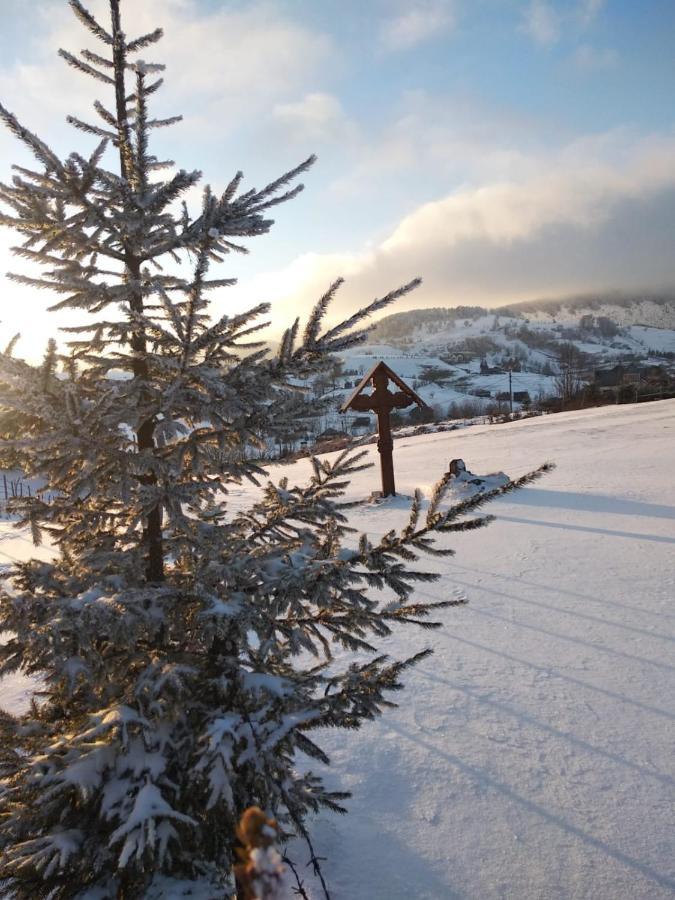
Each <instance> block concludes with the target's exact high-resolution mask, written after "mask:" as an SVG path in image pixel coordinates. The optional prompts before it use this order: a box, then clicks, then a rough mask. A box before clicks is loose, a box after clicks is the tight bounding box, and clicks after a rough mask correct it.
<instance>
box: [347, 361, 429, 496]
mask: <svg viewBox="0 0 675 900" xmlns="http://www.w3.org/2000/svg"><path fill="white" fill-rule="evenodd" d="M390 381H391V382H393V384H394V385H396V387H398V388H399V390H398V391H395V392H394V391H390V390H389V382H390ZM368 386H370V387H371V388H372V390H371V392H370V393H364V391H365V390H366V388H367V387H368ZM413 403H416V404H417V405H418V406H420V407H421V408H423V409H426V406H427V405H426V403H425V402H424V400H422V398H421V397H419V396H418V395H417V394H416V393H415V391H413V389H412V388H410V387H408V385H407V384H406V383H405V382H404V381H403V380H402V379H401V378H399V376H398V375H397V374H396V373H395V372H393V371H392V370H391V369H390V368H389V366H388V365H387V364H386V363H384V362H379V363H377V365H375V366H373V368H372V369H371V370H370V372H368V374H367V375H364V376H363V378H362V379H361V381H360V382H359V384H358V385H357V386H356V387H355V388H354V390H353V392H352V393H351V395H350V396H349V397H348V399H347V400H346V401H345V402H344V403H343V404H342V406H341V408H340V412H347V410H349V409H353V410H355V411H358V412H374V413H375V414H376V416H377V431H378V435H379V438H378V441H377V449H378V450H379V453H380V469H381V472H382V496H383V497H393V496H394V494H395V493H396V485H395V482H394V456H393V450H394V442H393V440H392V436H391V411H392V409H405V408H406V407H407V406H411V405H412V404H413Z"/></svg>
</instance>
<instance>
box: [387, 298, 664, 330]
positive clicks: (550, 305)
mask: <svg viewBox="0 0 675 900" xmlns="http://www.w3.org/2000/svg"><path fill="white" fill-rule="evenodd" d="M645 304H652V305H653V306H654V307H658V308H659V314H658V316H657V319H658V321H656V320H654V321H651V319H653V316H650V315H649V314H647V315H645V310H644V305H645ZM607 307H612V308H613V309H615V310H617V312H623V313H624V315H623V316H619V318H621V319H625V318H626V315H625V314H626V313H629V312H630V311H631V309H635V315H633V316H629V317H628V318H630V319H631V320H632V321H630V322H619V321H618V320H617V324H635V325H639V324H645V325H654V326H657V327H661V328H675V288H673V289H672V290H665V291H661V292H649V291H643V292H640V293H631V294H627V293H623V292H621V291H606V292H603V293H595V294H578V295H570V296H567V297H555V298H548V299H546V298H542V299H539V300H527V301H523V302H521V303H510V304H509V305H508V306H498V307H494V308H492V309H487V308H486V307H483V306H452V307H439V306H434V307H431V308H429V309H412V310H408V311H407V312H400V313H393V314H392V315H389V316H385V317H384V318H383V319H381V320H380V321H379V322H378V323H377V324H376V325H375V327H374V329H373V332H372V335H371V341H372V342H374V343H376V342H382V343H385V342H388V341H395V340H400V339H402V338H406V337H409V336H410V335H411V334H413V333H414V332H415V331H416V330H417V329H420V328H423V327H437V328H440V329H442V330H446V329H448V328H452V327H453V326H454V324H455V323H456V322H457V321H464V320H467V319H469V320H471V319H478V318H480V317H481V316H485V315H490V314H495V315H499V316H502V317H507V318H514V319H522V318H526V317H527V316H531V315H535V314H536V313H544V314H545V315H549V316H556V315H559V314H560V313H563V312H566V313H568V314H570V315H574V316H582V315H583V314H584V313H594V312H595V313H597V312H598V311H599V310H603V309H604V310H607Z"/></svg>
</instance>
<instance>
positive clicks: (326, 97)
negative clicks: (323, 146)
mask: <svg viewBox="0 0 675 900" xmlns="http://www.w3.org/2000/svg"><path fill="white" fill-rule="evenodd" d="M272 114H273V116H274V117H275V119H276V120H277V121H278V122H279V123H281V124H282V125H283V126H284V127H285V129H286V131H287V133H288V135H289V136H291V137H292V138H293V139H294V140H297V141H301V142H321V143H323V142H325V141H336V142H340V143H343V142H344V141H348V140H350V139H352V138H353V137H354V136H355V134H356V131H355V128H356V126H355V125H354V123H352V122H350V120H349V119H348V118H347V116H346V114H345V111H344V109H343V108H342V104H341V103H340V101H339V100H338V98H337V97H335V96H334V95H333V94H327V93H322V92H320V91H314V92H312V93H309V94H305V96H304V97H303V98H302V99H301V100H298V101H296V102H292V103H277V104H276V105H275V106H274V108H273V110H272Z"/></svg>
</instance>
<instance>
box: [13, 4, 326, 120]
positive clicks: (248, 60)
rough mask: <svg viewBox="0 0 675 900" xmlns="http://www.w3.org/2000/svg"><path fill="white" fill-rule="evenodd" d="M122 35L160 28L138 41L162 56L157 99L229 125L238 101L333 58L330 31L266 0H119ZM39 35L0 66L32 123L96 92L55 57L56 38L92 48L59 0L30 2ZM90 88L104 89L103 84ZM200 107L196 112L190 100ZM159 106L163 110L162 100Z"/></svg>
mask: <svg viewBox="0 0 675 900" xmlns="http://www.w3.org/2000/svg"><path fill="white" fill-rule="evenodd" d="M88 5H89V7H90V9H91V10H92V12H93V13H94V14H95V15H96V16H97V17H98V18H99V21H101V22H102V23H106V22H107V21H108V17H109V13H108V11H107V9H108V4H107V2H104V0H90V3H89V4H88ZM123 13H124V17H125V21H124V27H125V30H126V32H127V34H129V35H134V36H135V35H139V34H141V33H144V32H147V31H152V30H154V28H156V27H157V26H158V25H160V26H161V27H163V28H164V32H165V36H164V39H163V40H162V41H161V42H160V44H159V45H158V46H157V47H153V48H150V49H148V50H146V51H144V54H145V55H146V58H147V59H148V60H151V59H153V58H156V59H157V60H159V61H161V62H163V63H165V64H166V66H167V73H166V74H167V87H166V88H165V89H164V91H162V92H161V93H160V94H159V95H157V98H158V101H157V102H158V104H159V105H160V106H161V107H166V108H167V111H169V110H170V111H171V112H183V113H184V114H185V115H186V118H187V119H189V120H190V119H191V120H192V123H193V124H197V123H198V124H200V125H202V126H207V127H209V128H213V129H217V130H219V131H220V132H221V133H226V132H228V131H229V130H230V129H231V127H232V124H231V123H237V122H238V121H239V119H240V116H241V113H242V112H243V111H244V110H245V111H246V112H247V114H248V115H250V114H251V113H252V112H256V111H258V110H260V109H261V108H262V107H269V106H270V105H272V104H274V103H275V102H278V101H279V100H280V99H281V98H285V97H288V96H290V95H292V94H293V93H295V92H297V91H298V90H299V89H302V88H303V86H305V85H306V84H307V83H308V82H309V81H310V80H311V79H312V78H313V77H315V76H316V75H317V73H318V72H319V71H323V72H325V71H326V70H330V69H331V67H332V66H335V65H337V59H338V54H337V51H336V49H335V47H334V45H333V43H332V41H331V39H330V38H329V37H327V36H326V35H324V34H322V33H318V32H315V31H312V30H311V29H310V28H308V27H305V26H304V25H302V24H300V23H298V22H297V21H291V20H290V19H287V18H284V16H283V15H282V14H281V13H280V11H279V10H278V9H277V8H275V6H274V5H273V4H270V3H266V2H254V3H250V4H247V5H245V6H241V7H238V8H233V7H231V6H229V5H228V6H220V7H218V6H217V7H216V8H215V10H214V11H212V12H205V11H204V7H203V6H201V5H200V4H198V3H197V0H143V2H142V3H133V4H125V5H124V10H123ZM34 14H35V16H36V30H37V31H38V33H39V38H38V39H37V41H36V46H35V48H34V54H33V59H32V60H31V62H30V63H18V64H16V65H14V66H12V67H11V68H10V69H5V70H3V69H2V68H1V67H0V96H3V97H5V98H6V101H7V102H9V103H10V104H13V105H14V107H15V108H16V109H17V111H18V112H19V113H22V114H23V113H24V112H29V113H30V114H31V116H32V120H33V121H34V122H35V121H36V120H37V122H36V124H37V125H42V124H44V122H45V121H47V120H49V121H53V117H54V115H55V114H56V115H58V116H59V118H60V117H62V116H63V115H65V113H66V112H72V111H73V107H76V108H77V109H78V110H81V111H84V109H86V108H87V106H90V104H91V100H92V99H94V96H95V95H94V90H95V88H94V85H93V83H92V82H91V81H89V80H88V79H84V78H82V77H78V76H77V75H75V74H74V73H73V72H72V71H68V67H67V66H66V65H65V64H64V63H63V62H62V61H61V60H60V59H57V58H56V48H58V47H64V48H65V49H67V50H71V51H73V50H75V51H76V50H78V49H79V48H80V47H83V46H88V47H91V48H92V49H96V50H99V51H100V46H96V43H97V42H96V41H95V40H94V39H93V38H91V37H90V36H89V35H88V33H87V32H86V31H85V30H84V29H83V28H82V26H81V24H80V23H79V22H78V21H77V20H76V19H75V18H74V16H73V15H72V13H70V10H69V9H68V8H67V6H66V4H59V8H58V9H56V10H54V8H53V4H52V3H51V2H46V0H43V2H42V3H41V4H38V5H36V8H35V10H34ZM100 87H102V90H101V91H97V92H96V93H100V94H105V93H106V91H105V88H104V87H103V86H100ZM196 109H199V115H198V117H197V115H196V114H193V112H192V110H196ZM162 114H163V110H162Z"/></svg>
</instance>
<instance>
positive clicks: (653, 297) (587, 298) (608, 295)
mask: <svg viewBox="0 0 675 900" xmlns="http://www.w3.org/2000/svg"><path fill="white" fill-rule="evenodd" d="M643 303H651V304H654V306H658V307H663V308H665V311H666V313H670V312H671V311H672V320H671V321H670V323H669V324H668V323H664V326H663V327H675V288H673V289H670V290H665V291H658V292H657V291H653V292H652V291H640V292H639V293H630V294H629V293H625V292H623V291H605V292H602V293H594V294H573V295H570V296H568V297H553V298H548V299H547V298H542V299H539V300H527V301H523V302H522V303H510V304H509V305H508V307H503V308H500V309H499V310H498V312H499V313H500V314H502V315H508V314H509V313H512V314H515V315H531V314H533V313H536V312H542V313H547V314H548V315H552V316H554V315H557V314H558V313H560V312H563V311H566V312H569V313H578V314H579V315H582V314H583V313H584V312H594V311H597V310H599V309H602V308H603V307H608V306H611V307H614V308H616V309H617V310H630V309H631V307H638V306H640V305H641V304H643ZM635 324H640V323H638V322H635ZM646 324H649V323H646Z"/></svg>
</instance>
